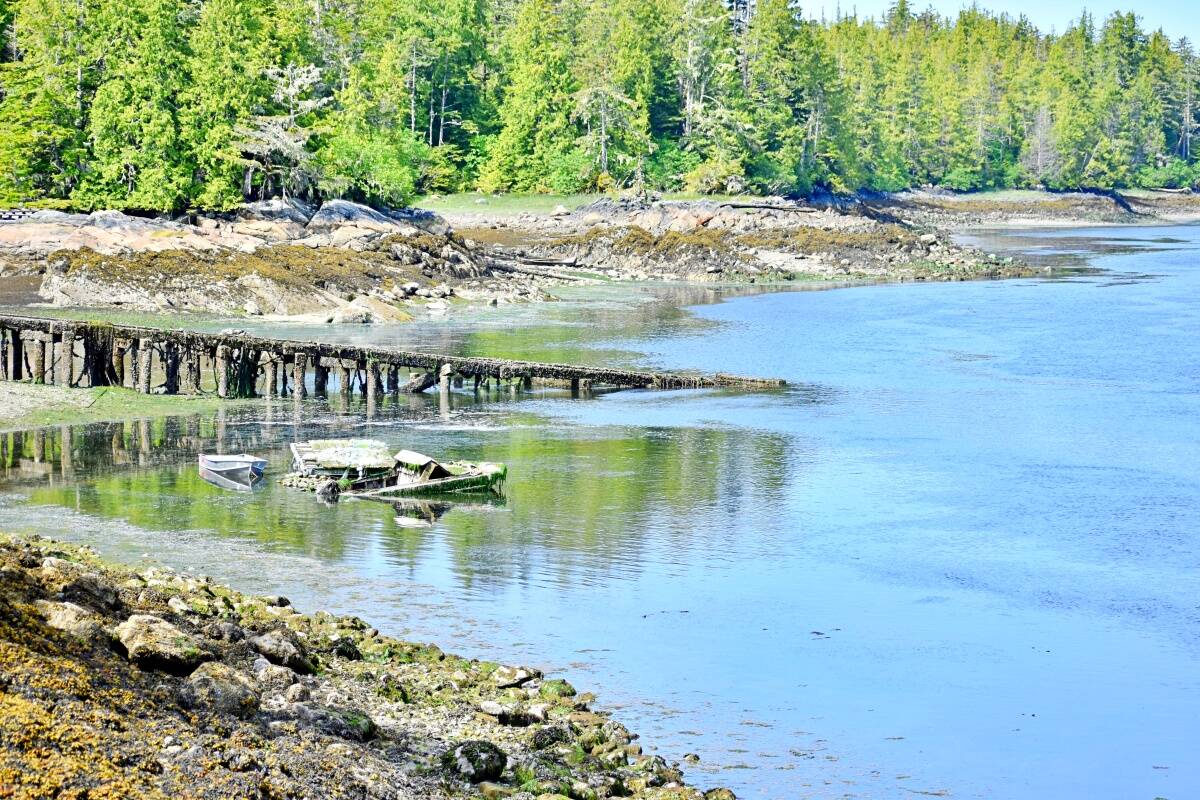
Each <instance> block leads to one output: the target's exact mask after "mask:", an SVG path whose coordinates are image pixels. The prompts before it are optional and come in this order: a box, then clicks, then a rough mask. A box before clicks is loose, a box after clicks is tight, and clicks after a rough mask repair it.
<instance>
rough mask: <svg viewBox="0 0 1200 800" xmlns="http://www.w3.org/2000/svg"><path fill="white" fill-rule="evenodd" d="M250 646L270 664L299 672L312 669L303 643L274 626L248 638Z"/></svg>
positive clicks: (305, 672) (307, 671) (308, 671)
mask: <svg viewBox="0 0 1200 800" xmlns="http://www.w3.org/2000/svg"><path fill="white" fill-rule="evenodd" d="M249 641H250V646H251V647H253V648H254V649H255V650H257V651H258V652H259V653H261V654H262V655H263V656H264V657H266V659H267V660H268V661H270V662H271V663H272V664H278V665H279V666H281V667H287V668H288V669H290V670H293V671H295V672H299V673H301V674H305V675H307V674H309V673H312V672H313V671H314V669H313V665H312V662H311V661H309V659H308V653H307V652H305V650H304V645H302V644H300V641H299V640H298V639H297V638H296V637H295V636H294V635H293V634H291V633H290V632H287V631H284V630H281V629H279V628H276V629H275V630H271V631H267V632H266V633H264V634H262V635H261V636H255V637H253V638H251V639H250V640H249Z"/></svg>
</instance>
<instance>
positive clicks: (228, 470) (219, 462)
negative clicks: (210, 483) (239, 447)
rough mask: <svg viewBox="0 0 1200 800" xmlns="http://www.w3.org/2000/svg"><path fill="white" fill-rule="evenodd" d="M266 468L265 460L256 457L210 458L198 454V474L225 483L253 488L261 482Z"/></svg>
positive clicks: (243, 454)
mask: <svg viewBox="0 0 1200 800" xmlns="http://www.w3.org/2000/svg"><path fill="white" fill-rule="evenodd" d="M266 468H267V462H266V459H262V458H259V457H257V456H251V455H247V454H245V453H242V454H240V455H229V456H210V455H205V454H204V453H201V454H200V474H201V475H203V474H204V473H206V472H207V473H209V474H211V475H216V476H219V477H221V478H224V479H225V480H227V481H232V482H234V483H240V484H242V485H245V486H253V485H254V484H255V483H257V482H258V481H260V480H262V476H263V471H264V470H265V469H266Z"/></svg>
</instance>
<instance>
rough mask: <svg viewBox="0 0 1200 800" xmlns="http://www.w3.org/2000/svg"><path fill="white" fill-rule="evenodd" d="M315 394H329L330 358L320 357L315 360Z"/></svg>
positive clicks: (319, 395)
mask: <svg viewBox="0 0 1200 800" xmlns="http://www.w3.org/2000/svg"><path fill="white" fill-rule="evenodd" d="M313 394H314V395H316V396H317V397H328V396H329V362H328V359H324V358H318V359H316V361H315V362H313Z"/></svg>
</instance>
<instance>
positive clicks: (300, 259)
mask: <svg viewBox="0 0 1200 800" xmlns="http://www.w3.org/2000/svg"><path fill="white" fill-rule="evenodd" d="M502 199H503V202H500V200H499V199H498V200H497V201H496V202H498V203H499V206H498V207H497V208H496V209H495V210H494V211H492V210H490V209H489V207H488V206H489V203H490V202H492V198H489V197H487V196H479V197H475V198H474V200H471V201H468V198H466V197H459V198H456V199H454V200H453V201H450V200H446V199H440V201H439V200H431V201H430V203H429V205H430V206H432V207H434V208H439V209H441V210H442V211H443V213H444V216H439V215H438V214H437V213H435V212H433V211H429V210H427V209H426V210H409V211H405V212H380V211H376V210H374V209H370V208H368V207H366V206H358V205H355V204H353V203H347V202H345V201H332V202H330V203H327V204H326V205H325V206H323V207H321V208H320V209H312V208H307V207H301V205H300V204H295V203H293V204H287V203H283V202H281V201H271V202H267V203H258V204H251V205H249V206H246V207H244V208H243V209H241V210H239V211H238V212H234V213H232V214H230V215H224V216H221V217H215V218H208V217H197V218H194V219H193V218H188V219H187V220H184V221H179V220H146V219H140V218H134V217H127V216H125V215H123V214H120V213H117V212H97V213H95V214H91V215H81V214H62V213H60V212H39V213H38V214H35V215H33V216H31V217H28V218H25V219H24V220H23V221H20V222H5V223H0V279H4V280H6V281H14V280H18V281H19V282H20V286H21V287H22V288H21V294H19V296H18V301H27V300H28V298H29V293H30V290H31V289H32V290H33V292H34V293H35V294H37V295H39V296H40V299H41V300H42V302H45V303H46V304H47V305H48V306H49V307H51V308H61V309H88V308H95V309H107V310H109V311H110V312H111V311H115V312H117V313H122V312H125V313H128V312H133V313H139V312H160V313H169V314H180V313H183V314H192V313H199V314H209V315H218V316H222V317H227V318H240V319H256V318H257V319H263V320H264V321H277V322H291V321H295V322H304V323H309V324H313V323H317V324H323V323H332V324H347V323H353V324H361V323H374V324H406V323H416V324H419V323H420V322H421V321H423V320H426V319H439V318H444V317H447V316H453V315H456V314H459V313H462V312H463V311H464V310H467V311H470V310H471V309H473V308H480V307H489V306H498V305H508V304H523V303H529V302H544V301H549V300H554V299H556V297H555V292H556V291H560V290H561V288H562V287H564V286H567V285H572V284H575V285H587V284H589V283H598V282H603V283H617V284H626V283H638V282H664V283H688V284H698V285H737V284H753V283H761V282H765V283H779V284H781V285H786V284H788V283H793V282H808V281H833V282H840V283H849V284H853V283H857V282H864V283H878V282H893V281H895V282H904V281H958V280H972V279H996V278H1009V277H1027V276H1030V275H1035V274H1040V273H1041V272H1042V270H1041V269H1039V268H1036V267H1033V266H1031V265H1029V264H1026V263H1023V262H1021V261H1019V260H1017V259H1015V258H1011V257H1006V258H997V257H994V256H993V255H992V254H989V253H985V252H983V251H981V250H978V249H976V248H974V247H972V246H970V245H964V244H962V243H959V242H956V241H955V236H956V235H957V234H960V233H963V232H970V231H974V230H981V229H987V228H994V229H1000V228H1002V229H1010V230H1011V229H1015V228H1021V227H1029V228H1034V229H1046V228H1053V227H1082V226H1097V225H1124V224H1130V225H1145V224H1162V225H1169V224H1187V223H1188V222H1195V221H1200V196H1195V195H1190V194H1189V195H1178V194H1167V193H1149V192H1140V193H1137V194H1130V195H1129V196H1128V198H1127V199H1124V200H1123V205H1124V206H1125V207H1128V208H1130V209H1132V211H1126V210H1125V208H1124V207H1123V206H1122V205H1121V204H1118V202H1117V201H1116V200H1114V199H1113V198H1111V197H1108V196H1106V195H1097V194H1086V193H1075V194H1051V193H1045V192H997V193H993V194H966V195H951V194H947V193H942V192H905V193H900V194H897V195H891V196H883V197H880V198H872V199H861V198H842V199H830V200H827V201H824V202H811V203H807V204H805V203H794V202H791V201H786V200H783V199H782V198H716V199H686V200H671V199H661V200H655V199H645V198H642V199H638V198H619V197H618V198H614V197H607V196H605V197H599V198H596V197H578V198H575V199H574V200H568V202H570V203H571V205H572V206H574V207H573V208H568V207H567V206H565V205H561V204H560V205H558V206H556V207H555V208H554V209H552V210H547V209H546V208H545V205H546V203H545V202H544V201H539V200H538V198H537V197H528V198H519V197H516V198H509V197H505V198H502ZM587 201H590V202H587ZM751 201H752V202H751ZM476 204H478V205H476ZM306 220H307V222H305V221H306ZM301 223H304V224H301ZM13 285H16V284H13ZM100 297H103V298H105V300H104V301H103V302H97V299H96V298H100Z"/></svg>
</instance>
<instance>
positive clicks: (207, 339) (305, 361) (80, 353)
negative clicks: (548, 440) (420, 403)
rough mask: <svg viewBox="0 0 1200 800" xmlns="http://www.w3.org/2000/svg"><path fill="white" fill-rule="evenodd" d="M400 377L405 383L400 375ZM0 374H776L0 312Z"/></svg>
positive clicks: (84, 382)
mask: <svg viewBox="0 0 1200 800" xmlns="http://www.w3.org/2000/svg"><path fill="white" fill-rule="evenodd" d="M402 376H404V380H402ZM0 380H16V381H19V380H28V381H31V382H33V383H53V384H59V385H63V386H126V387H129V388H132V389H136V390H137V391H139V392H142V393H151V392H157V393H163V394H216V395H217V396H219V397H230V398H249V397H284V396H292V397H295V398H297V399H300V398H304V397H306V396H308V395H309V394H310V393H311V394H312V395H315V396H317V397H327V396H329V394H330V393H331V392H337V393H340V394H341V395H342V396H344V397H350V396H351V395H353V394H355V393H358V394H360V395H362V396H364V397H365V398H366V399H367V401H368V403H371V402H373V401H375V400H376V399H377V398H379V397H381V396H383V395H384V394H385V393H386V394H392V395H399V394H401V393H405V392H409V393H420V392H424V391H426V390H428V389H431V388H433V387H435V386H436V387H438V389H439V391H440V392H441V393H442V394H443V395H448V394H449V392H450V391H451V387H452V386H463V385H465V382H466V381H471V382H472V383H473V388H474V389H475V390H478V389H480V388H481V386H482V387H486V388H490V387H491V386H492V385H493V384H495V385H496V386H501V385H509V386H512V387H514V388H525V389H529V388H532V386H533V385H534V383H535V382H540V383H542V384H544V385H555V386H569V387H570V389H571V391H572V393H579V392H589V391H591V390H592V389H593V388H600V387H613V388H637V389H700V388H720V387H729V388H742V389H766V388H776V387H780V386H783V385H785V381H783V380H780V379H778V378H754V377H744V376H739V375H728V374H722V373H717V374H701V373H685V372H657V371H646V370H628V369H616V368H608V367H588V366H577V365H572V364H555V363H546V362H538V361H519V360H512V359H502V358H482V357H473V356H453V355H446V354H439V353H425V352H417V351H410V350H401V349H397V348H388V347H364V346H359V345H349V344H334V343H327V342H315V341H301V340H294V339H282V338H269V337H263V336H256V335H253V334H250V333H247V332H245V331H223V332H220V333H211V332H204V331H194V330H179V329H168V328H155V327H146V326H137V325H121V324H112V323H107V322H89V321H84V320H75V319H56V318H49V317H33V316H17V315H0Z"/></svg>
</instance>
